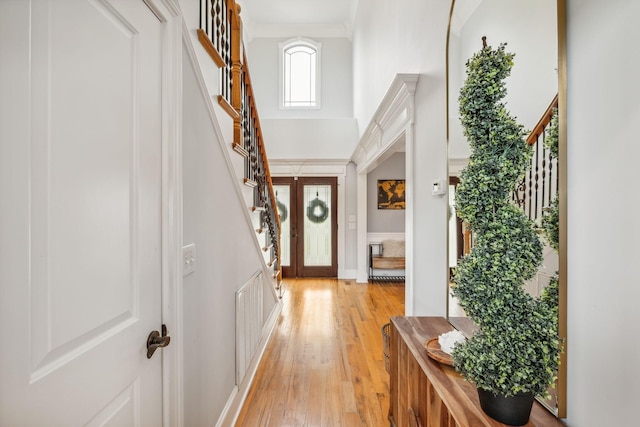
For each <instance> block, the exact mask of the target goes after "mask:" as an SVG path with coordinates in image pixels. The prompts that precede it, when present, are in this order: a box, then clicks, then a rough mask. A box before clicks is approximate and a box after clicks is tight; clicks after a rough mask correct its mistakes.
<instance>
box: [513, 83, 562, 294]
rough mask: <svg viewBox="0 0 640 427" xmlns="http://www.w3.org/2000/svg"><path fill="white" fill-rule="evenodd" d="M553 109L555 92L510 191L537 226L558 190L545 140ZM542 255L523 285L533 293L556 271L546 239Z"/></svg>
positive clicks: (554, 256) (555, 256) (555, 163)
mask: <svg viewBox="0 0 640 427" xmlns="http://www.w3.org/2000/svg"><path fill="white" fill-rule="evenodd" d="M557 109H558V95H556V96H555V97H554V98H553V100H552V101H551V103H550V104H549V107H547V109H546V110H545V112H544V114H543V115H542V117H541V118H540V120H539V121H538V123H537V124H536V126H535V127H534V128H533V130H532V131H531V133H530V134H529V136H528V137H527V144H529V145H531V146H533V150H534V151H533V157H532V158H531V163H530V166H529V168H528V170H527V172H526V174H525V176H524V178H523V179H522V182H521V183H520V185H518V187H517V188H516V189H515V190H514V192H513V194H512V198H513V200H514V201H515V202H516V204H518V206H520V207H521V208H522V209H523V211H524V212H525V214H526V215H527V216H528V217H529V219H531V220H532V221H534V222H535V223H536V224H537V225H538V226H541V221H542V217H543V215H544V214H545V212H546V211H547V210H548V209H549V208H551V206H552V204H553V203H554V200H555V198H556V195H557V192H558V159H557V158H556V157H555V156H554V155H552V153H551V151H550V150H549V148H548V147H547V145H546V144H545V141H547V139H548V138H550V137H551V136H550V132H552V131H553V130H552V126H551V123H552V119H553V117H554V115H555V114H556V113H557ZM542 257H543V261H542V266H541V267H540V268H539V269H538V273H537V274H536V276H535V277H534V278H533V279H531V280H530V281H529V282H527V283H526V285H525V286H526V289H527V291H528V292H529V293H530V294H532V295H535V296H539V295H540V293H541V291H542V289H543V288H544V287H545V286H547V285H548V284H549V281H550V280H552V278H553V277H554V276H556V274H557V271H558V262H559V260H558V253H557V252H556V251H555V250H554V249H553V248H552V247H551V246H550V245H549V244H548V243H545V246H544V248H543V252H542Z"/></svg>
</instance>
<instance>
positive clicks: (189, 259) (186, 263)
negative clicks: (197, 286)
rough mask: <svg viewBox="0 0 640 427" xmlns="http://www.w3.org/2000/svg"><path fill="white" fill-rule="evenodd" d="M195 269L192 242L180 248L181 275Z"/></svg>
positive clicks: (194, 247) (194, 250)
mask: <svg viewBox="0 0 640 427" xmlns="http://www.w3.org/2000/svg"><path fill="white" fill-rule="evenodd" d="M194 271H196V245H195V243H192V244H190V245H187V246H184V247H183V248H182V276H183V277H184V276H186V275H188V274H191V273H193V272H194Z"/></svg>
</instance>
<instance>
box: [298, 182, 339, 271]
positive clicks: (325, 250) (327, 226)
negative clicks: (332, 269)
mask: <svg viewBox="0 0 640 427" xmlns="http://www.w3.org/2000/svg"><path fill="white" fill-rule="evenodd" d="M303 194H304V202H303V204H304V207H305V215H304V266H305V267H320V266H322V267H327V266H331V264H332V244H331V237H332V236H331V223H332V217H331V186H330V185H314V184H310V185H305V186H304V190H303Z"/></svg>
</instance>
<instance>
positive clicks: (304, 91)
mask: <svg viewBox="0 0 640 427" xmlns="http://www.w3.org/2000/svg"><path fill="white" fill-rule="evenodd" d="M320 46H321V45H320V43H318V42H315V41H313V40H309V39H302V38H297V39H293V40H289V41H287V42H284V43H281V44H280V65H281V72H280V75H281V80H280V83H281V84H280V100H281V102H280V106H281V107H282V108H319V107H320Z"/></svg>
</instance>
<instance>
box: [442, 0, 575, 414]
mask: <svg viewBox="0 0 640 427" xmlns="http://www.w3.org/2000/svg"><path fill="white" fill-rule="evenodd" d="M455 4H456V0H451V9H450V10H449V23H448V25H447V38H446V48H445V49H446V58H445V61H446V65H445V67H446V68H445V72H446V89H445V93H446V111H447V128H446V135H447V151H448V146H449V119H450V117H449V98H450V97H449V95H450V94H449V38H450V34H451V19H452V17H453V13H454V9H455ZM556 8H557V21H558V22H557V31H558V34H557V38H558V113H557V114H558V169H559V170H558V180H559V183H558V201H559V210H560V211H559V244H560V250H559V251H558V274H559V285H558V286H559V289H558V290H559V295H558V335H559V337H560V340H561V342H562V343H563V346H564V348H563V351H562V352H561V353H560V366H559V367H558V380H557V382H556V387H557V389H556V391H557V405H558V407H557V411H555V412H556V413H555V415H556V416H557V417H558V418H566V416H567V30H566V22H567V5H566V0H556ZM447 176H449V164H448V162H447ZM447 217H448V216H447ZM448 227H449V224H448V223H447V229H448ZM446 250H447V254H448V253H449V239H448V238H447V249H446ZM448 259H449V258H448V257H447V260H448ZM447 262H448V261H447ZM447 270H448V267H447ZM447 277H448V275H447ZM446 286H447V300H446V313H447V320H449V280H447V284H446ZM552 412H553V411H552Z"/></svg>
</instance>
